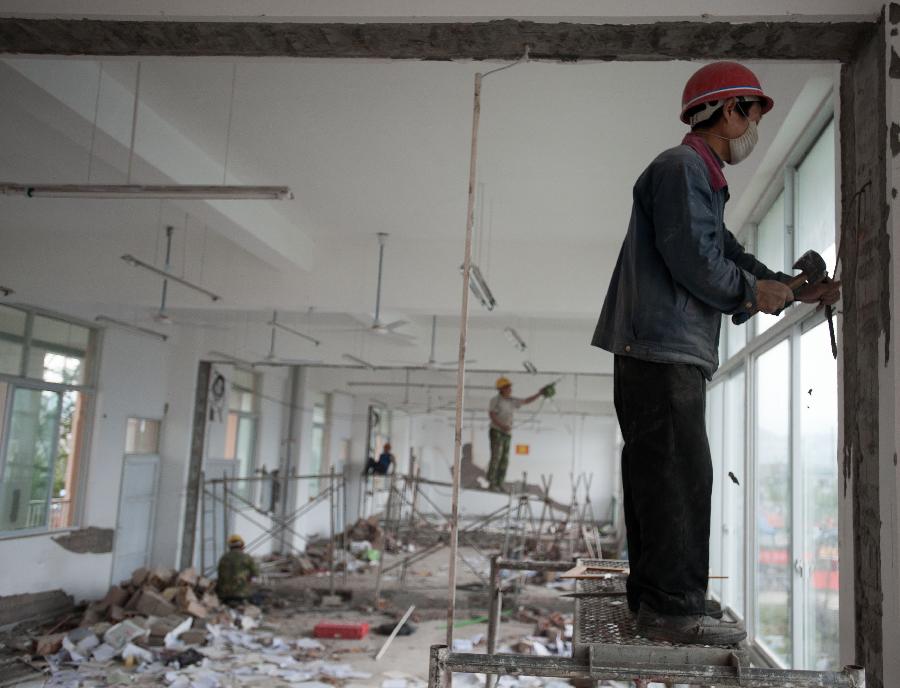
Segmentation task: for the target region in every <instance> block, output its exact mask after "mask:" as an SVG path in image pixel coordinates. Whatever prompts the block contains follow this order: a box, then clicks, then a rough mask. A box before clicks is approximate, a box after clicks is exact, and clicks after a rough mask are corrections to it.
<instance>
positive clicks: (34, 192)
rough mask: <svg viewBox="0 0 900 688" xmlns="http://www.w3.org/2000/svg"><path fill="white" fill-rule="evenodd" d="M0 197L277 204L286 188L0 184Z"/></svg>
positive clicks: (288, 193)
mask: <svg viewBox="0 0 900 688" xmlns="http://www.w3.org/2000/svg"><path fill="white" fill-rule="evenodd" d="M0 195H3V196H26V197H28V198H125V199H127V198H162V199H166V198H170V199H173V200H191V199H193V200H210V201H214V200H220V201H254V200H257V201H281V200H285V199H287V200H290V199H292V198H293V197H294V194H293V193H292V192H291V190H290V189H289V188H288V187H286V186H246V185H226V184H221V185H207V184H14V183H10V182H0Z"/></svg>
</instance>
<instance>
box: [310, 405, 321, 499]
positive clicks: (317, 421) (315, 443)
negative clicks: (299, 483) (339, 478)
mask: <svg viewBox="0 0 900 688" xmlns="http://www.w3.org/2000/svg"><path fill="white" fill-rule="evenodd" d="M310 439H311V441H312V446H311V447H310V457H311V461H310V464H309V472H310V474H312V475H318V474H319V473H320V472H321V471H322V459H323V456H322V454H323V452H324V449H325V402H324V400H322V401H321V402H319V403H316V404H314V405H313V417H312V433H311V435H310ZM319 483H320V481H319V479H318V478H313V479H312V480H311V481H310V485H309V494H310V495H315V494H318V492H319Z"/></svg>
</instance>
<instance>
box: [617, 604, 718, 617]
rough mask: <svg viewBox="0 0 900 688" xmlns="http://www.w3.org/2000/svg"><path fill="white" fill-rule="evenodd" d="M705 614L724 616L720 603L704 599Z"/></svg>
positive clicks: (634, 611) (633, 611) (632, 611)
mask: <svg viewBox="0 0 900 688" xmlns="http://www.w3.org/2000/svg"><path fill="white" fill-rule="evenodd" d="M629 608H630V607H629ZM631 613H632V614H637V613H638V610H637V609H632V610H631ZM706 615H707V616H711V617H712V618H714V619H721V618H722V616H724V614H723V612H722V605H721V604H719V603H718V602H716V601H715V600H706Z"/></svg>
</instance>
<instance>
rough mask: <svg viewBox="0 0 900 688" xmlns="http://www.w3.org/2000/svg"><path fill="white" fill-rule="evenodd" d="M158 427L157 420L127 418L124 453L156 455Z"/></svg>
mask: <svg viewBox="0 0 900 688" xmlns="http://www.w3.org/2000/svg"><path fill="white" fill-rule="evenodd" d="M159 425H160V422H159V421H158V420H150V419H148V418H129V419H128V425H127V426H126V429H125V453H126V454H158V453H159Z"/></svg>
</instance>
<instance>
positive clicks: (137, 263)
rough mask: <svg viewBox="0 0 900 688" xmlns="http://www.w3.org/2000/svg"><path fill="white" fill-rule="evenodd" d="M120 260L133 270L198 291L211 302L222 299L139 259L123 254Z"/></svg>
mask: <svg viewBox="0 0 900 688" xmlns="http://www.w3.org/2000/svg"><path fill="white" fill-rule="evenodd" d="M122 260H124V261H125V262H126V263H128V264H129V265H130V266H131V267H133V268H143V269H144V270H149V271H150V272H152V273H154V274H157V275H159V276H160V277H163V278H165V279H167V280H172V281H173V282H177V283H178V284H180V285H182V286H184V287H187V288H188V289H193V290H194V291H198V292H200V293H201V294H204V295H206V296H208V297H209V298H211V299H212V300H213V301H219V300H220V299H221V298H222V297H221V296H219V295H218V294H214V293H213V292H211V291H209V290H208V289H204V288H203V287H200V286H197V285H196V284H194V283H193V282H188V281H187V280H186V279H182V278H181V277H177V276H176V275H173V274H172V273H170V272H166V271H165V270H161V269H160V268H158V267H156V266H155V265H150V264H149V263H145V262H144V261H142V260H140V259H139V258H135V257H134V256H132V255H128V254H125V255H124V256H122Z"/></svg>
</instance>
